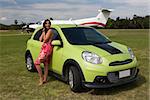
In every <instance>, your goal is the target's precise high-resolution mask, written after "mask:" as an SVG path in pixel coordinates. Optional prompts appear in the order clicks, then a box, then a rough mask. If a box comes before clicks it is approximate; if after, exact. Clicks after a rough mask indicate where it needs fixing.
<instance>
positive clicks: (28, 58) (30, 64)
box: [26, 54, 36, 72]
mask: <svg viewBox="0 0 150 100" xmlns="http://www.w3.org/2000/svg"><path fill="white" fill-rule="evenodd" d="M26 68H27V70H28V71H30V72H35V71H36V69H35V67H34V62H33V59H32V56H31V55H30V54H28V55H27V56H26Z"/></svg>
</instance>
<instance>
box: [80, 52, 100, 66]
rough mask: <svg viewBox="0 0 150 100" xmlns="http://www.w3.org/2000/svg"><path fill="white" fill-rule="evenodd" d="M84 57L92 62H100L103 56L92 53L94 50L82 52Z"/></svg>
mask: <svg viewBox="0 0 150 100" xmlns="http://www.w3.org/2000/svg"><path fill="white" fill-rule="evenodd" d="M82 58H83V59H84V60H85V61H87V62H90V63H92V64H100V63H102V58H101V57H100V56H98V55H97V54H95V53H92V52H88V51H84V52H83V53H82Z"/></svg>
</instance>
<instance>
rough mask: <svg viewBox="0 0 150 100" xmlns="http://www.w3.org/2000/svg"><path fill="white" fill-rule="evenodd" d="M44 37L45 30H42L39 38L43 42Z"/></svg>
mask: <svg viewBox="0 0 150 100" xmlns="http://www.w3.org/2000/svg"><path fill="white" fill-rule="evenodd" d="M43 38H44V32H42V35H41V36H40V38H39V40H40V42H42V40H43Z"/></svg>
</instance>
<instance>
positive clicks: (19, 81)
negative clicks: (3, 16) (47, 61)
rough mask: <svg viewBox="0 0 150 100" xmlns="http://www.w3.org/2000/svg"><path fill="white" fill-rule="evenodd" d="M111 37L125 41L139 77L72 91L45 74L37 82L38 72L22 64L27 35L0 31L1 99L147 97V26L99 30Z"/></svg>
mask: <svg viewBox="0 0 150 100" xmlns="http://www.w3.org/2000/svg"><path fill="white" fill-rule="evenodd" d="M100 31H101V32H103V33H104V34H105V35H106V36H108V37H109V38H110V39H111V40H113V41H116V42H120V43H122V44H125V45H128V46H129V47H131V48H132V49H133V50H134V53H135V55H136V56H137V59H138V62H139V68H140V73H139V80H138V81H137V82H135V83H130V84H128V85H123V86H119V87H114V88H110V89H96V90H94V89H93V90H90V91H88V92H83V93H73V92H72V91H71V90H70V88H69V86H68V85H67V84H65V83H63V82H61V81H59V80H57V79H56V78H54V77H52V76H49V82H48V83H47V84H44V85H43V86H40V87H39V86H38V85H37V84H38V79H39V77H38V74H37V73H31V72H28V71H27V70H26V68H25V63H24V53H25V48H26V41H27V39H28V38H29V37H30V35H18V34H20V31H5V32H0V99H2V100H3V99H4V100H10V99H13V100H20V99H21V100H22V99H23V100H24V99H25V100H30V99H35V100H37V99H39V100H45V99H46V100H148V85H149V68H148V67H149V48H148V36H149V32H148V30H100Z"/></svg>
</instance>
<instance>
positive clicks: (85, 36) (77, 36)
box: [62, 27, 111, 45]
mask: <svg viewBox="0 0 150 100" xmlns="http://www.w3.org/2000/svg"><path fill="white" fill-rule="evenodd" d="M62 31H63V33H64V35H65V37H66V38H67V40H68V41H69V43H71V44H74V45H77V44H79V45H86V44H95V43H99V44H103V43H109V42H111V41H110V40H108V39H107V38H106V37H105V36H104V35H102V34H101V33H100V32H98V31H96V30H95V29H93V28H85V27H75V28H74V27H73V28H62Z"/></svg>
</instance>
